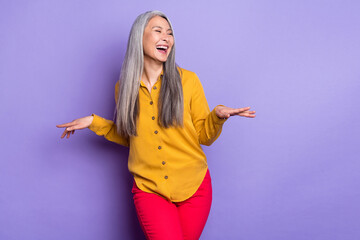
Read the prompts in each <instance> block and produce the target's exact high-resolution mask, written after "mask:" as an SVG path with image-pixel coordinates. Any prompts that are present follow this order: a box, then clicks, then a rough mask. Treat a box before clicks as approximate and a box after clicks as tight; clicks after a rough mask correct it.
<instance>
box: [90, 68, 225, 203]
mask: <svg viewBox="0 0 360 240" xmlns="http://www.w3.org/2000/svg"><path fill="white" fill-rule="evenodd" d="M180 70H181V79H182V86H183V101H184V112H183V124H184V125H183V127H169V128H164V127H161V126H160V125H159V123H158V98H159V93H160V88H161V81H162V74H161V75H160V76H159V77H158V80H157V81H156V83H155V84H154V86H153V87H152V89H151V92H149V90H148V89H147V87H146V86H145V84H144V83H143V82H142V81H141V85H140V89H139V107H140V112H139V116H138V120H137V122H136V124H137V125H136V127H137V136H131V137H130V138H129V139H126V138H123V137H121V136H120V135H119V134H118V133H117V128H116V124H115V123H114V122H113V121H111V120H107V119H104V118H102V117H100V116H98V115H96V114H92V116H94V119H93V122H92V123H91V125H90V126H89V129H90V130H92V131H93V132H95V133H96V134H97V135H99V136H104V137H105V138H106V139H107V140H109V141H112V142H116V143H118V144H121V145H123V146H126V147H129V159H128V168H129V171H130V173H131V174H132V175H133V176H134V179H135V182H136V185H137V186H138V188H139V189H141V190H143V191H145V192H149V193H155V194H158V195H160V196H162V197H164V198H165V199H167V200H169V201H172V202H180V201H184V200H186V199H188V198H189V197H191V196H192V195H193V194H194V193H195V192H196V190H197V189H198V187H199V186H200V184H201V182H202V180H203V179H204V177H205V174H206V171H207V169H208V165H207V160H206V156H205V154H204V152H203V150H202V148H201V146H200V144H203V145H207V146H208V145H210V144H212V143H213V142H214V141H215V140H216V139H217V138H218V137H219V135H220V133H221V130H222V126H223V123H224V122H225V121H226V119H219V118H218V117H217V116H216V114H215V108H214V110H212V111H211V112H210V109H209V106H208V103H207V101H206V98H205V94H204V90H203V87H202V85H201V83H200V80H199V78H198V76H197V75H196V74H195V73H194V72H191V71H189V70H185V69H183V68H181V69H180ZM118 84H119V83H118V82H117V83H116V86H115V98H116V96H117V93H118Z"/></svg>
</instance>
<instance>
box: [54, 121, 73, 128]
mask: <svg viewBox="0 0 360 240" xmlns="http://www.w3.org/2000/svg"><path fill="white" fill-rule="evenodd" d="M73 125H74V123H73V122H69V123H64V124H59V125H56V127H58V128H63V127H70V126H73Z"/></svg>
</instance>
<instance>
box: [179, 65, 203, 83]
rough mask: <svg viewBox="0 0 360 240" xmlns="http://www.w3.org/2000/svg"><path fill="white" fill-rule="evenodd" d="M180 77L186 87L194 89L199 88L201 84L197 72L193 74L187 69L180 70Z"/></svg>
mask: <svg viewBox="0 0 360 240" xmlns="http://www.w3.org/2000/svg"><path fill="white" fill-rule="evenodd" d="M179 71H180V76H181V79H182V84H183V86H184V88H185V87H190V88H193V87H194V86H197V85H199V84H201V83H200V80H199V77H198V76H197V74H196V73H195V72H192V71H190V70H187V69H185V68H179Z"/></svg>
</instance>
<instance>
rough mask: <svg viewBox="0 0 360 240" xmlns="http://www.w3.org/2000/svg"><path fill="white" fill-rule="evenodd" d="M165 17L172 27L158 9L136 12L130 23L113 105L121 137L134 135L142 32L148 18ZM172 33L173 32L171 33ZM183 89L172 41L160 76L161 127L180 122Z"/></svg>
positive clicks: (141, 63)
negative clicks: (115, 99)
mask: <svg viewBox="0 0 360 240" xmlns="http://www.w3.org/2000/svg"><path fill="white" fill-rule="evenodd" d="M155 16H160V17H163V18H165V19H166V20H167V21H168V23H169V25H170V28H171V29H172V30H173V28H172V25H171V23H170V20H169V19H168V18H167V17H166V16H165V14H164V13H162V12H160V11H148V12H145V13H143V14H141V15H139V16H138V17H137V18H136V20H135V22H134V24H133V25H132V28H131V31H130V35H129V40H128V44H127V49H126V54H125V59H124V62H123V64H122V67H121V73H120V79H119V83H120V84H119V94H118V96H117V104H116V109H115V111H116V127H117V130H118V133H119V134H120V135H121V136H123V137H127V138H128V137H130V136H136V135H137V131H136V120H137V118H138V115H139V111H140V106H139V88H140V80H141V76H142V74H143V68H144V52H143V34H144V29H145V27H146V26H147V24H148V22H149V21H150V19H152V18H153V17H155ZM173 34H174V32H173ZM183 107H184V103H183V89H182V84H181V76H180V72H179V70H178V66H177V64H176V63H175V40H174V44H173V47H172V49H171V51H170V54H169V56H168V58H167V60H166V62H165V63H164V65H163V78H162V81H161V89H160V95H159V102H158V109H159V116H158V122H159V124H160V125H161V126H163V127H165V128H168V127H170V126H182V125H183Z"/></svg>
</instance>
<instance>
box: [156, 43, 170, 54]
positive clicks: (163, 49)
mask: <svg viewBox="0 0 360 240" xmlns="http://www.w3.org/2000/svg"><path fill="white" fill-rule="evenodd" d="M168 48H169V47H168V46H165V45H158V46H156V49H157V50H158V51H159V52H161V53H164V54H166V53H167V51H168Z"/></svg>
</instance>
